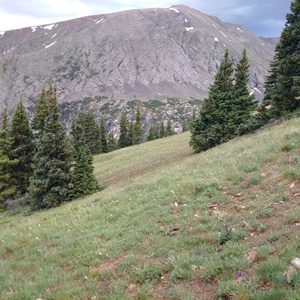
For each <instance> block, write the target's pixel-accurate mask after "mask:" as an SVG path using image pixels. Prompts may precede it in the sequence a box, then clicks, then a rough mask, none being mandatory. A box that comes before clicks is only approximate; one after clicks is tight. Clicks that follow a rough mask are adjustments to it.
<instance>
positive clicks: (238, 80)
mask: <svg viewBox="0 0 300 300" xmlns="http://www.w3.org/2000/svg"><path fill="white" fill-rule="evenodd" d="M249 67H250V63H249V61H248V58H247V53H246V49H244V51H243V55H242V58H241V60H240V61H239V63H238V64H237V67H236V69H235V84H234V86H233V96H232V97H233V99H234V101H233V106H232V111H231V112H230V117H231V119H232V121H231V122H232V123H233V124H234V127H235V128H236V127H237V126H239V125H240V124H241V123H245V122H246V121H247V120H248V119H249V118H250V113H251V112H253V111H255V110H256V109H257V104H258V101H254V99H255V95H254V94H253V95H250V93H249V89H248V82H249Z"/></svg>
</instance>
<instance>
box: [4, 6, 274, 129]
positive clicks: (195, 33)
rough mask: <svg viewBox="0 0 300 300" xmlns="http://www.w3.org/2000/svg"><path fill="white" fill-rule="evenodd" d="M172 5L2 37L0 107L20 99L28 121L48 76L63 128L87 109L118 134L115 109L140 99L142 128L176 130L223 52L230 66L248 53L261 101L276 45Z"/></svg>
mask: <svg viewBox="0 0 300 300" xmlns="http://www.w3.org/2000/svg"><path fill="white" fill-rule="evenodd" d="M174 7H176V9H177V10H178V11H179V13H175V12H174V11H172V10H170V9H167V8H159V9H155V8H149V9H141V10H128V11H123V12H119V13H111V14H101V15H95V16H88V17H83V18H78V19H74V20H69V21H65V22H59V23H53V24H52V25H51V26H49V25H48V26H46V25H41V26H36V27H35V28H33V27H27V28H21V29H17V30H10V31H6V32H5V33H4V34H3V36H2V37H1V39H0V69H1V74H0V86H1V91H0V107H4V106H6V107H7V108H8V111H9V112H10V113H12V111H13V110H14V108H15V107H16V104H17V102H18V101H19V99H20V96H22V97H23V103H24V106H25V107H26V109H27V111H28V112H30V114H31V116H32V113H33V106H34V104H35V103H36V101H37V99H38V94H39V93H40V92H41V91H42V87H43V86H45V84H46V82H47V81H48V80H49V78H52V80H53V82H55V83H56V85H57V91H58V99H59V103H60V104H63V105H62V117H63V119H64V120H65V121H68V127H70V121H71V118H72V114H75V113H76V112H77V111H78V110H89V109H92V110H93V112H94V113H95V114H96V115H97V116H98V118H99V117H101V116H102V115H105V116H106V117H107V119H108V120H109V122H108V124H106V125H107V130H109V129H115V130H116V131H117V129H118V125H117V124H118V119H119V116H120V112H121V110H122V109H126V112H127V113H128V114H129V115H130V114H131V110H130V109H131V108H132V106H133V105H134V102H133V100H135V99H139V100H141V101H143V105H142V107H143V109H144V111H143V117H144V118H145V119H147V120H148V122H150V120H151V119H155V120H158V121H160V120H167V119H168V117H169V116H170V115H172V118H175V119H176V120H174V123H175V124H173V127H174V129H175V131H177V132H178V131H179V130H180V127H179V126H180V122H182V120H183V119H186V120H190V119H191V117H192V110H193V109H196V113H199V110H200V108H201V105H202V102H201V100H203V99H204V98H205V97H206V96H207V94H208V89H209V86H210V85H211V84H212V83H213V81H214V76H215V74H216V72H217V70H218V68H219V66H220V64H221V61H222V58H223V55H224V52H225V49H226V48H228V49H229V52H230V57H231V60H232V62H233V64H234V65H235V66H236V64H237V62H238V61H239V59H240V58H241V57H242V51H243V49H244V48H246V49H247V54H248V57H249V61H250V64H251V67H250V81H249V86H250V89H251V92H254V93H255V94H256V96H257V97H258V99H260V100H261V99H262V97H263V91H264V88H263V86H264V81H265V76H266V75H267V74H268V70H269V64H270V61H271V60H272V58H273V56H274V48H275V45H276V43H277V41H278V39H277V38H263V37H258V36H256V35H254V34H253V33H251V32H250V31H248V30H247V29H246V28H244V27H243V26H240V25H238V26H237V24H230V23H224V22H222V21H221V20H219V19H218V18H216V17H213V16H209V15H206V14H205V13H202V12H199V11H197V10H195V9H191V8H189V7H186V6H183V5H178V6H174ZM185 19H186V20H188V22H186V21H185ZM186 26H188V27H186ZM237 27H239V28H242V31H240V30H238V29H237ZM186 28H193V29H192V30H189V31H187V30H186ZM216 38H217V40H218V41H216ZM174 97H176V98H177V100H176V101H174ZM172 99H173V100H172ZM151 101H152V102H151ZM128 103H129V104H128ZM162 105H164V106H165V107H166V108H167V109H164V110H162V109H161V107H160V106H162ZM155 114H156V115H155ZM176 122H177V123H176Z"/></svg>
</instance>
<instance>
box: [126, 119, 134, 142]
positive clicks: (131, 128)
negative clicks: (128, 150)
mask: <svg viewBox="0 0 300 300" xmlns="http://www.w3.org/2000/svg"><path fill="white" fill-rule="evenodd" d="M133 139H134V124H133V121H131V122H130V124H129V128H128V137H127V146H132V145H133Z"/></svg>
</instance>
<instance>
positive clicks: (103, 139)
mask: <svg viewBox="0 0 300 300" xmlns="http://www.w3.org/2000/svg"><path fill="white" fill-rule="evenodd" d="M100 124H101V125H100V129H101V145H102V153H107V152H108V145H107V139H106V129H105V123H104V119H103V118H102V119H101V123H100Z"/></svg>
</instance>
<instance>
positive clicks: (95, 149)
mask: <svg viewBox="0 0 300 300" xmlns="http://www.w3.org/2000/svg"><path fill="white" fill-rule="evenodd" d="M84 137H85V142H86V145H88V147H89V148H90V151H91V154H92V155H95V154H99V153H100V149H99V141H98V135H97V123H96V121H95V117H94V115H93V114H92V112H91V111H89V112H88V114H87V115H86V117H85V118H84ZM102 150H103V145H102Z"/></svg>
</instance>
